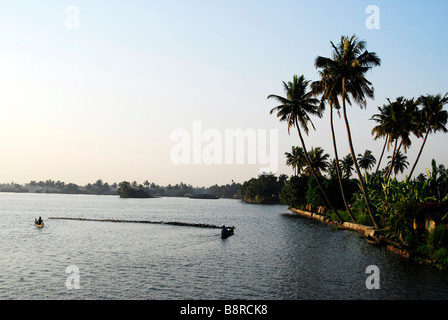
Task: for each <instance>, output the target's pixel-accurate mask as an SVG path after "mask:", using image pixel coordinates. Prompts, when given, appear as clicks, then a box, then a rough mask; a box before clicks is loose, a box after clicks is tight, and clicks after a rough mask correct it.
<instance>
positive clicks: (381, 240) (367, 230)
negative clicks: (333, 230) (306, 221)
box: [289, 208, 413, 259]
mask: <svg viewBox="0 0 448 320" xmlns="http://www.w3.org/2000/svg"><path fill="white" fill-rule="evenodd" d="M289 210H290V211H292V212H293V213H296V214H298V215H300V216H303V217H306V218H310V219H314V220H317V221H320V222H322V223H325V224H328V225H332V226H335V227H337V228H339V229H344V230H349V231H354V232H357V233H360V234H363V235H364V236H365V237H366V238H371V239H373V240H374V242H375V243H376V244H375V245H376V246H386V248H387V250H388V251H390V252H392V253H394V254H397V255H399V256H401V257H403V258H406V259H410V258H411V257H412V256H413V254H412V252H411V250H409V248H407V245H406V244H405V243H403V242H399V241H397V240H395V239H391V238H389V237H387V236H384V235H383V234H382V233H381V231H380V230H378V229H376V228H375V227H372V226H366V225H362V224H358V223H353V222H347V221H346V222H343V223H340V222H338V221H334V220H331V219H329V218H328V217H327V216H325V215H323V214H319V213H315V212H311V211H305V210H300V209H296V208H289Z"/></svg>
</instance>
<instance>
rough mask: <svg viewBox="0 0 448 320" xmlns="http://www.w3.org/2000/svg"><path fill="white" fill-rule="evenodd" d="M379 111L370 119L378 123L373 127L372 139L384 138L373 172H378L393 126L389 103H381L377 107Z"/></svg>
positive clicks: (388, 146)
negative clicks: (381, 104) (380, 105)
mask: <svg viewBox="0 0 448 320" xmlns="http://www.w3.org/2000/svg"><path fill="white" fill-rule="evenodd" d="M378 110H379V113H377V114H374V115H373V116H372V118H371V120H374V121H376V122H377V123H378V124H377V125H376V126H375V127H373V129H372V135H373V136H374V140H377V139H379V138H384V145H383V149H382V151H381V155H380V159H379V160H378V164H377V166H376V170H375V173H377V172H378V170H379V168H380V164H381V160H382V159H383V156H384V151H385V150H386V147H387V151H389V149H390V146H391V144H392V141H391V139H390V133H391V131H392V128H393V123H392V121H391V120H392V117H391V115H390V104H387V105H383V106H382V107H378Z"/></svg>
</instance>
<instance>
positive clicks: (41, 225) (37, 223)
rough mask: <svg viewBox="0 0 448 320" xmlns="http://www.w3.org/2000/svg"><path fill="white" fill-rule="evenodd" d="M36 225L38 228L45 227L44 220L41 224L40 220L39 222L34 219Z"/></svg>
mask: <svg viewBox="0 0 448 320" xmlns="http://www.w3.org/2000/svg"><path fill="white" fill-rule="evenodd" d="M34 225H35V226H36V227H38V228H43V227H44V222H43V221H42V222H41V223H40V224H39V222H37V220H34Z"/></svg>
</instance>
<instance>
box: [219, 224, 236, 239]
mask: <svg viewBox="0 0 448 320" xmlns="http://www.w3.org/2000/svg"><path fill="white" fill-rule="evenodd" d="M233 229H234V228H233V227H232V228H227V227H223V228H222V230H221V238H222V239H227V238H228V237H230V236H232V235H233Z"/></svg>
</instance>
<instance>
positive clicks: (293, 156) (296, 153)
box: [285, 146, 306, 176]
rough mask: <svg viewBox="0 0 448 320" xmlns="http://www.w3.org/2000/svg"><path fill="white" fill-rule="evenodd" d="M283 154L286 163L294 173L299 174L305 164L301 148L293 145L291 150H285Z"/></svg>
mask: <svg viewBox="0 0 448 320" xmlns="http://www.w3.org/2000/svg"><path fill="white" fill-rule="evenodd" d="M285 156H286V165H287V166H291V167H292V169H293V171H294V175H296V176H297V175H299V174H300V173H301V172H302V170H303V167H304V166H305V165H306V160H305V154H304V152H303V148H301V147H294V146H293V147H292V150H291V152H285Z"/></svg>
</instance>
